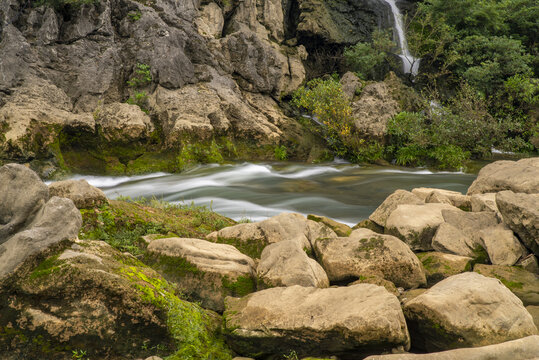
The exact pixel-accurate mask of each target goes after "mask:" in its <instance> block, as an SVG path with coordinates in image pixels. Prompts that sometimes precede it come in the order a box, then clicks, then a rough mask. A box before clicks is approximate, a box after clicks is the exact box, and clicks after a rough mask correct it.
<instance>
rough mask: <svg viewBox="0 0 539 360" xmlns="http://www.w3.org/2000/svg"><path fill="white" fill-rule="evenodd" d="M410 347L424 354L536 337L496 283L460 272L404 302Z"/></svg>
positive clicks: (515, 303) (517, 305)
mask: <svg viewBox="0 0 539 360" xmlns="http://www.w3.org/2000/svg"><path fill="white" fill-rule="evenodd" d="M403 310H404V313H405V316H406V319H407V323H408V326H409V329H410V335H411V338H412V341H413V343H414V346H416V347H417V348H419V349H423V350H426V351H429V352H432V351H440V350H448V349H455V348H460V347H476V346H483V345H490V344H497V343H500V342H504V341H509V340H514V339H519V338H522V337H525V336H529V335H536V334H538V331H537V328H536V327H535V325H534V323H533V319H532V317H531V315H530V314H529V313H528V312H527V311H526V309H525V308H524V306H523V305H522V301H520V300H519V299H518V298H517V297H516V296H515V295H514V294H513V293H512V292H511V291H509V289H507V288H506V287H505V286H503V285H502V283H501V282H500V281H499V280H496V279H492V278H488V277H485V276H482V275H479V274H477V273H472V272H466V273H463V274H459V275H454V276H451V277H449V278H447V279H445V280H443V281H441V282H439V283H438V284H436V285H434V286H433V287H432V288H430V289H429V290H427V291H426V292H425V293H423V294H422V295H419V296H418V297H416V298H415V299H412V300H410V301H408V302H406V303H405V305H404V308H403Z"/></svg>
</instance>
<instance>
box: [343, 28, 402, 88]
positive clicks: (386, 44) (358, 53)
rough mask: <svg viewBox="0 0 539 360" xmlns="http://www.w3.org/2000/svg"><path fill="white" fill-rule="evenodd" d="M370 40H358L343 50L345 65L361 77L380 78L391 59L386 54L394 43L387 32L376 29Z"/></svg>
mask: <svg viewBox="0 0 539 360" xmlns="http://www.w3.org/2000/svg"><path fill="white" fill-rule="evenodd" d="M372 38H373V40H372V42H371V43H367V42H360V43H357V44H355V45H353V46H350V47H347V48H346V49H345V50H344V53H343V56H344V60H345V62H346V65H347V66H348V67H349V68H350V69H351V70H352V71H355V72H356V73H357V75H358V76H359V77H360V78H362V79H365V80H367V79H382V78H383V77H384V76H385V74H386V72H387V64H388V63H389V62H390V61H391V60H390V59H391V58H390V57H389V56H388V54H389V53H390V52H391V49H392V48H394V47H395V44H394V43H393V41H392V40H391V38H390V35H389V33H388V32H383V31H380V30H376V31H375V32H374V33H373V35H372Z"/></svg>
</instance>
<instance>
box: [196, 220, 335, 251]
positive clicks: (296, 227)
mask: <svg viewBox="0 0 539 360" xmlns="http://www.w3.org/2000/svg"><path fill="white" fill-rule="evenodd" d="M332 237H336V235H335V233H334V232H333V230H331V229H330V228H328V227H327V226H325V225H324V224H321V223H317V222H315V221H312V220H308V219H306V218H305V217H304V216H303V215H301V214H295V213H282V214H279V215H276V216H273V217H271V218H269V219H267V220H264V221H260V222H256V223H247V224H238V225H234V226H230V227H226V228H224V229H221V230H219V231H216V232H213V233H211V234H209V235H208V236H207V237H206V238H207V239H208V240H211V241H214V242H220V243H230V244H233V245H235V246H236V247H237V248H238V249H239V250H240V251H242V252H243V253H244V254H247V255H249V256H251V257H252V258H260V254H261V253H262V250H263V249H264V247H266V246H267V245H269V244H273V243H276V242H279V241H284V240H292V241H295V242H297V243H298V244H299V245H300V246H301V248H302V249H306V250H307V251H312V245H311V244H312V243H314V242H315V241H316V239H319V238H332Z"/></svg>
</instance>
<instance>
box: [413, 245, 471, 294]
mask: <svg viewBox="0 0 539 360" xmlns="http://www.w3.org/2000/svg"><path fill="white" fill-rule="evenodd" d="M416 255H417V257H418V258H419V260H420V261H421V263H422V264H423V267H424V269H425V275H426V276H427V282H428V285H429V286H432V285H434V284H436V283H437V282H440V281H442V280H443V279H446V278H448V277H450V276H453V275H456V274H460V273H463V272H465V271H471V270H472V261H473V259H472V258H471V257H467V256H458V255H452V254H445V253H441V252H435V251H434V252H426V253H418V254H416Z"/></svg>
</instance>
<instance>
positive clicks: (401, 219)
mask: <svg viewBox="0 0 539 360" xmlns="http://www.w3.org/2000/svg"><path fill="white" fill-rule="evenodd" d="M443 210H458V209H457V208H455V207H454V206H452V205H449V204H434V203H430V204H423V205H399V206H397V208H396V209H395V210H393V211H392V212H391V215H389V217H388V218H387V220H386V229H385V232H386V233H387V234H390V235H394V236H397V237H398V238H400V239H401V240H403V241H404V242H405V243H406V244H408V246H410V247H411V248H412V250H423V251H428V250H432V238H433V236H434V234H435V233H436V230H437V229H438V226H440V224H442V223H443V222H444V218H443V216H442V211H443Z"/></svg>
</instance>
